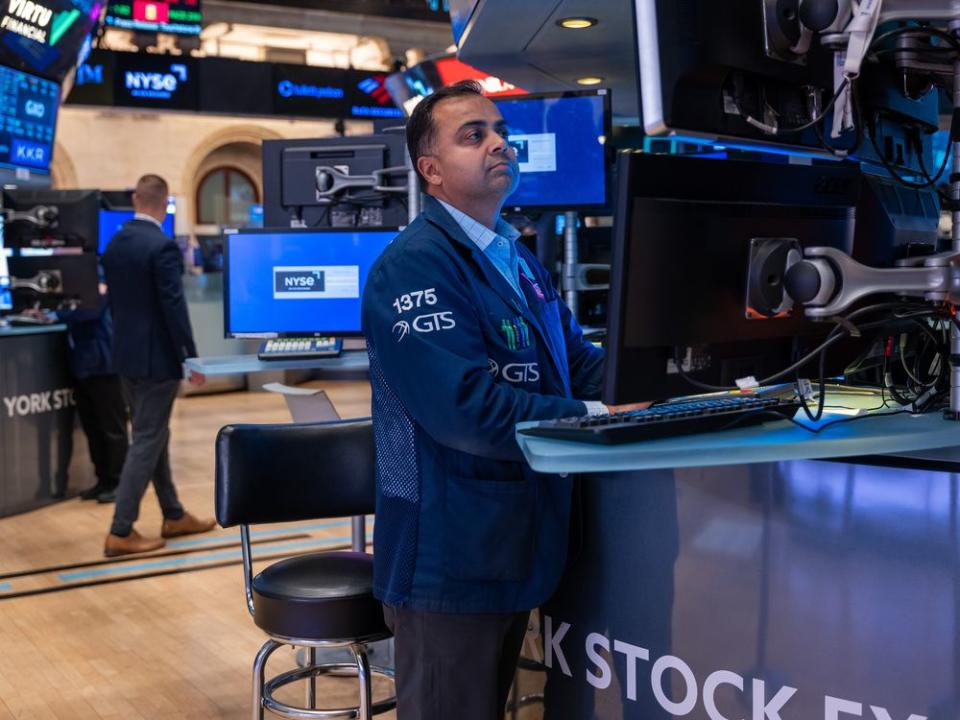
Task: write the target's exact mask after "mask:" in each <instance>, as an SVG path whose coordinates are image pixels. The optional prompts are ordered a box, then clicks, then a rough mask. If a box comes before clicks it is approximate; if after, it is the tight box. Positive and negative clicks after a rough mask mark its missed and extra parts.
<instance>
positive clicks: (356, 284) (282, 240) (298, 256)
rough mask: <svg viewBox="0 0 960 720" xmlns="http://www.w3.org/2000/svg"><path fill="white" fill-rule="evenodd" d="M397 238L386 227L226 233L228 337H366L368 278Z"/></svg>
mask: <svg viewBox="0 0 960 720" xmlns="http://www.w3.org/2000/svg"><path fill="white" fill-rule="evenodd" d="M397 232H398V230H397V229H396V228H390V229H387V228H383V229H378V230H353V231H350V230H327V231H316V230H292V229H291V230H240V231H233V232H228V233H224V251H225V252H224V282H223V292H224V302H223V307H224V329H225V331H226V335H227V337H243V336H260V337H264V336H284V335H301V336H302V335H311V334H315V335H341V336H343V335H347V336H349V335H359V334H360V301H361V298H362V297H363V288H364V285H365V283H366V281H367V276H368V274H369V273H370V268H371V267H372V266H373V263H374V261H375V260H376V259H377V258H378V257H379V256H380V253H382V252H383V250H384V248H386V247H387V245H389V244H390V242H391V241H392V240H393V239H394V238H395V237H396V236H397Z"/></svg>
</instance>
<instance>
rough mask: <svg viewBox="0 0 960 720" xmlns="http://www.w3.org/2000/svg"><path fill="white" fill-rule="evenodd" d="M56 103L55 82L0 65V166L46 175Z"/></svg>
mask: <svg viewBox="0 0 960 720" xmlns="http://www.w3.org/2000/svg"><path fill="white" fill-rule="evenodd" d="M0 37H2V35H0ZM59 104H60V86H59V85H58V84H57V83H55V82H51V81H49V80H44V79H43V78H39V77H34V76H33V75H28V74H27V73H24V72H20V71H19V70H13V69H11V68H6V67H2V66H0V108H3V113H2V115H0V166H2V167H6V168H10V169H14V170H16V169H19V168H26V169H27V170H30V171H32V172H38V173H41V174H46V173H49V171H50V161H51V159H52V156H53V137H54V132H55V131H56V128H57V108H58V106H59Z"/></svg>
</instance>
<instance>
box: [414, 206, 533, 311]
mask: <svg viewBox="0 0 960 720" xmlns="http://www.w3.org/2000/svg"><path fill="white" fill-rule="evenodd" d="M423 216H424V217H425V218H426V219H427V220H428V221H429V222H431V223H433V224H434V225H436V226H437V227H438V228H440V229H441V230H442V231H443V232H444V233H445V234H446V235H447V236H448V237H449V238H450V239H452V240H454V241H455V242H458V243H460V244H461V245H463V246H465V247H466V248H467V250H469V251H470V254H471V255H472V256H473V260H474V262H475V263H476V264H477V265H478V266H479V267H480V270H481V271H482V272H483V274H484V276H485V277H486V279H487V282H488V283H489V284H490V287H492V288H493V290H494V291H495V292H496V293H497V295H499V296H500V298H501V299H502V300H503V301H504V302H505V303H507V305H509V306H510V307H512V308H514V309H515V310H516V311H517V314H522V315H530V314H531V313H530V312H529V311H528V309H527V308H524V307H523V303H521V302H520V299H519V298H518V297H517V291H516V290H514V289H513V287H512V286H511V285H510V283H508V282H507V281H506V279H505V278H504V277H503V275H501V274H500V271H499V270H497V268H496V267H494V265H493V263H492V262H491V261H490V258H488V257H487V256H486V255H485V254H484V252H483V251H482V250H481V249H480V248H479V247H477V244H476V243H475V242H473V241H472V240H471V239H470V238H469V237H468V236H467V234H466V233H465V232H464V231H463V228H462V227H460V223H458V222H457V221H456V220H454V219H453V216H452V215H450V213H448V212H447V210H446V208H444V207H443V205H441V204H440V202H439V201H438V200H436V199H435V198H433V197H431V196H429V195H425V196H424V202H423Z"/></svg>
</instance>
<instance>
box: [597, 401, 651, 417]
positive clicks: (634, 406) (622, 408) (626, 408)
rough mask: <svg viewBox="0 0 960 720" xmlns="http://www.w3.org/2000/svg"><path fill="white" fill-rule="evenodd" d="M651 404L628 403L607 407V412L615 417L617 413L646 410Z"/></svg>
mask: <svg viewBox="0 0 960 720" xmlns="http://www.w3.org/2000/svg"><path fill="white" fill-rule="evenodd" d="M652 404H653V403H651V402H638V403H628V404H627V405H607V410H608V411H609V412H610V414H611V415H616V414H617V413H622V412H630V411H631V410H646V409H647V408H648V407H650V406H651V405H652Z"/></svg>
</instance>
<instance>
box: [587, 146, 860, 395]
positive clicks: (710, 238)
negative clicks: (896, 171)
mask: <svg viewBox="0 0 960 720" xmlns="http://www.w3.org/2000/svg"><path fill="white" fill-rule="evenodd" d="M617 170H618V177H619V186H618V194H617V200H616V212H615V215H614V249H613V257H612V262H611V288H610V300H609V305H610V309H609V316H608V323H607V333H608V334H607V344H608V348H607V364H606V374H605V381H604V388H603V399H604V401H605V402H607V403H623V402H633V401H641V400H662V399H665V398H668V397H674V396H679V395H689V394H691V393H696V392H700V390H698V388H696V387H694V386H693V385H691V384H689V383H688V382H687V381H686V380H685V379H684V378H683V377H681V375H680V373H679V372H678V371H677V365H676V362H675V359H676V358H677V357H678V356H679V357H680V358H681V361H682V368H683V369H684V370H685V371H686V372H687V373H688V374H689V375H690V376H691V377H693V378H695V379H696V380H698V381H699V382H701V383H706V384H710V385H715V386H734V385H735V381H736V380H737V379H739V378H745V377H748V376H754V377H756V378H758V379H761V378H764V377H769V376H771V375H773V374H774V373H776V372H778V371H780V370H782V369H784V368H786V367H788V366H789V365H790V364H791V363H792V362H793V361H794V360H796V359H798V358H799V357H801V356H802V354H803V353H804V352H805V351H809V350H810V349H812V348H813V347H815V346H816V345H817V344H818V342H819V341H820V340H822V337H823V335H825V334H826V333H827V332H828V331H829V330H830V329H831V328H832V327H833V326H832V325H828V324H824V323H820V324H816V323H813V322H811V321H808V320H806V319H805V318H804V317H803V315H802V312H800V311H799V310H797V311H795V312H793V313H792V314H789V315H787V316H778V317H770V318H758V317H756V313H755V312H752V311H751V310H750V309H749V308H748V302H747V288H748V268H749V266H750V261H751V252H752V248H753V247H756V246H755V245H754V244H753V243H752V241H753V240H754V239H755V238H758V239H763V238H794V239H796V240H798V241H799V243H800V245H801V246H804V247H806V246H814V245H815V246H830V247H835V248H838V249H840V250H843V251H845V252H848V253H849V252H851V251H852V249H853V243H854V230H855V223H854V220H855V216H856V206H857V201H858V197H859V193H860V175H859V170H858V169H857V168H856V166H852V165H849V164H844V165H841V164H839V163H825V164H823V165H816V166H803V165H787V164H770V163H756V162H745V161H734V160H707V159H698V158H687V157H679V156H660V155H649V154H643V153H637V152H632V151H624V152H622V153H621V154H620V156H619V158H618V167H617ZM828 360H830V361H831V364H830V365H829V366H828V372H830V371H831V370H832V371H834V372H836V373H839V372H842V370H843V368H844V367H845V362H844V358H843V352H841V351H839V350H831V354H830V355H829V356H828Z"/></svg>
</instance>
